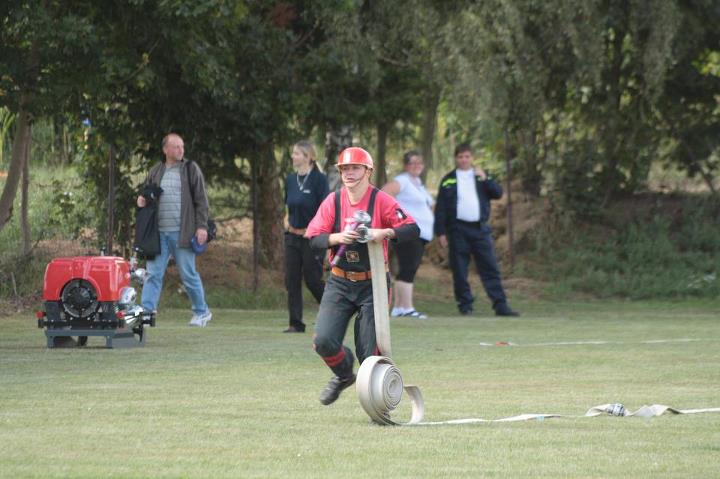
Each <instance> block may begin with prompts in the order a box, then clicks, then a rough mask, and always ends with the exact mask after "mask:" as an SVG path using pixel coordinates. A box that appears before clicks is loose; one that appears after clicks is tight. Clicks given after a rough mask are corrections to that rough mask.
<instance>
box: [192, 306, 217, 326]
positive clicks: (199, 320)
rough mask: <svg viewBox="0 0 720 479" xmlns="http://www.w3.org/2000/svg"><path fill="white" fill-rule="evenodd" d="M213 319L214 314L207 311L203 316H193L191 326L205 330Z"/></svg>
mask: <svg viewBox="0 0 720 479" xmlns="http://www.w3.org/2000/svg"><path fill="white" fill-rule="evenodd" d="M211 319H212V313H211V312H210V310H207V311H205V312H204V313H201V314H193V317H192V319H191V320H190V323H189V324H190V326H195V327H197V328H204V327H205V326H207V323H208V322H209V321H210V320H211Z"/></svg>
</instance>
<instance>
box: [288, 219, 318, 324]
mask: <svg viewBox="0 0 720 479" xmlns="http://www.w3.org/2000/svg"><path fill="white" fill-rule="evenodd" d="M323 253H324V252H321V251H317V250H314V249H312V248H311V247H310V240H308V239H307V238H303V237H302V236H300V235H296V234H293V233H289V232H288V233H285V287H286V288H287V292H288V311H289V312H290V324H291V325H292V326H295V327H296V328H297V329H298V330H301V331H304V330H305V324H304V323H303V320H302V319H303V297H302V280H303V277H304V278H305V284H306V285H307V287H308V289H309V290H310V292H311V293H312V295H313V297H314V298H315V299H316V300H317V302H318V303H319V302H320V300H321V299H322V296H323V290H324V289H325V283H324V282H323V279H322V277H323V269H322V262H323V257H322V254H323Z"/></svg>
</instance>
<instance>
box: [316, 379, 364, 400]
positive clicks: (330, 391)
mask: <svg viewBox="0 0 720 479" xmlns="http://www.w3.org/2000/svg"><path fill="white" fill-rule="evenodd" d="M354 383H355V375H354V374H353V375H352V376H350V377H347V378H339V377H337V376H335V377H334V378H332V379H331V380H330V382H329V383H328V385H327V386H325V389H323V390H322V392H321V393H320V402H321V403H322V404H324V405H325V406H327V405H329V404H332V403H334V402H335V401H337V398H339V397H340V393H341V392H343V389H346V388H348V387H350V386H352V385H353V384H354Z"/></svg>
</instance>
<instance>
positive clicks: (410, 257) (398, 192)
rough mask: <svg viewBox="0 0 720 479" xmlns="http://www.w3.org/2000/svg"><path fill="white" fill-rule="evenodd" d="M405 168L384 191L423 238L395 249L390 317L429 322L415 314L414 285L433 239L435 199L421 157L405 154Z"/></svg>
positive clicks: (420, 315)
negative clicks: (424, 178) (396, 268)
mask: <svg viewBox="0 0 720 479" xmlns="http://www.w3.org/2000/svg"><path fill="white" fill-rule="evenodd" d="M403 168H404V170H405V171H404V172H403V173H401V174H399V175H397V176H396V177H395V178H394V179H393V180H392V181H390V182H389V183H388V184H386V185H385V186H383V188H382V189H383V191H385V192H386V193H388V194H390V195H392V196H394V197H395V199H396V200H397V202H398V203H399V204H400V206H401V207H402V209H403V210H405V211H406V212H407V213H408V214H409V215H410V216H411V217H412V218H414V219H415V222H416V223H417V225H418V226H419V227H420V237H419V238H418V239H416V240H414V241H412V242H406V243H403V245H402V248H395V254H396V255H397V258H398V263H399V265H400V268H399V271H398V274H397V277H396V278H395V284H394V287H393V296H394V305H393V309H392V312H391V313H390V315H391V316H393V317H398V316H405V317H410V318H416V319H426V318H427V316H426V315H424V314H422V313H420V312H418V311H416V310H415V307H414V306H413V282H414V281H415V273H417V270H418V268H419V267H420V263H421V262H422V257H423V253H424V251H425V245H426V244H428V242H430V240H432V238H433V221H434V214H433V211H432V205H433V199H432V196H430V194H429V193H428V192H427V190H426V189H425V186H424V185H423V183H422V179H421V178H420V175H421V174H422V172H423V169H425V164H424V163H423V158H422V156H421V155H420V153H418V152H417V151H415V150H411V151H408V152H407V153H405V154H404V155H403Z"/></svg>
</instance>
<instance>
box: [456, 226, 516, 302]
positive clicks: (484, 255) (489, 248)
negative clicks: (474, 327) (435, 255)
mask: <svg viewBox="0 0 720 479" xmlns="http://www.w3.org/2000/svg"><path fill="white" fill-rule="evenodd" d="M448 243H449V247H450V248H449V249H450V251H449V259H450V268H451V269H452V272H453V286H454V290H455V301H457V305H458V309H459V310H460V311H470V310H472V309H473V301H474V300H475V298H474V297H473V295H472V291H470V284H469V283H468V279H467V278H468V267H469V264H470V255H472V257H473V258H474V259H475V266H476V267H477V272H478V274H479V275H480V279H481V280H482V284H483V286H484V288H485V293H487V295H488V298H490V301H492V305H493V308H496V307H497V306H498V305H499V304H502V303H506V302H507V298H506V297H505V291H504V290H503V286H502V282H501V280H500V270H499V269H498V265H497V259H496V258H495V247H494V246H493V240H492V235H491V230H490V227H489V226H488V225H486V224H481V223H479V222H478V223H467V222H464V221H456V222H455V225H454V226H453V228H452V230H451V231H450V232H449V234H448Z"/></svg>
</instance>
